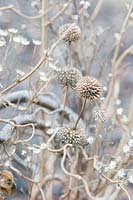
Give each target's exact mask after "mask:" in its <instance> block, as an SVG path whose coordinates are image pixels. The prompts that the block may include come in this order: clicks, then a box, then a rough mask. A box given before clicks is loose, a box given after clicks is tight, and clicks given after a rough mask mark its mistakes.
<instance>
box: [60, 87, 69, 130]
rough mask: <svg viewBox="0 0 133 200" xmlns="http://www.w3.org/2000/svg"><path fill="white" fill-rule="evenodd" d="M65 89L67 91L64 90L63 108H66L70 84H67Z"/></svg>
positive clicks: (62, 118) (62, 117)
mask: <svg viewBox="0 0 133 200" xmlns="http://www.w3.org/2000/svg"><path fill="white" fill-rule="evenodd" d="M64 89H65V92H64V100H63V109H65V107H66V105H67V94H68V86H66V87H65V88H64ZM64 114H65V113H64V112H62V114H61V126H62V124H63V120H64Z"/></svg>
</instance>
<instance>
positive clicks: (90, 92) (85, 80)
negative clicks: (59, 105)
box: [76, 76, 102, 101]
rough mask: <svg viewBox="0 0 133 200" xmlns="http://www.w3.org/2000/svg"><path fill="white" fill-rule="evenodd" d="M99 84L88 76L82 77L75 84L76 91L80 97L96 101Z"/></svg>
mask: <svg viewBox="0 0 133 200" xmlns="http://www.w3.org/2000/svg"><path fill="white" fill-rule="evenodd" d="M101 90H102V87H101V84H100V83H99V81H98V80H97V79H95V78H93V77H90V76H84V77H82V78H81V79H80V80H79V81H78V82H77V85H76V91H77V93H78V94H79V96H80V97H83V98H87V99H89V100H90V101H96V100H97V99H98V98H99V97H100V94H101Z"/></svg>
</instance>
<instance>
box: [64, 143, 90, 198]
mask: <svg viewBox="0 0 133 200" xmlns="http://www.w3.org/2000/svg"><path fill="white" fill-rule="evenodd" d="M67 147H68V145H67V146H64V154H63V158H62V160H61V168H62V170H63V172H64V173H65V174H66V175H68V176H71V177H74V178H76V179H78V180H80V181H82V182H83V184H84V187H85V191H86V193H87V195H88V196H89V198H90V199H92V200H94V197H93V196H92V195H91V193H90V191H89V188H88V184H87V182H86V181H85V179H84V178H83V177H81V176H80V175H78V174H73V173H70V172H68V171H67V170H66V168H65V166H64V163H65V159H66V156H67V150H66V149H67Z"/></svg>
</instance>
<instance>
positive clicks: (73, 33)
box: [59, 23, 81, 42]
mask: <svg viewBox="0 0 133 200" xmlns="http://www.w3.org/2000/svg"><path fill="white" fill-rule="evenodd" d="M59 35H60V37H62V36H63V35H64V37H63V40H65V42H75V41H78V40H79V38H80V36H81V30H80V27H79V26H77V25H76V24H75V23H73V24H64V25H62V26H61V27H60V28H59Z"/></svg>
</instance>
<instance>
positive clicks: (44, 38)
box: [42, 0, 48, 50]
mask: <svg viewBox="0 0 133 200" xmlns="http://www.w3.org/2000/svg"><path fill="white" fill-rule="evenodd" d="M42 10H43V12H44V11H45V10H48V0H42ZM47 22H48V12H47V13H46V14H45V15H43V16H42V50H44V49H48V25H47V26H44V24H45V23H47Z"/></svg>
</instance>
